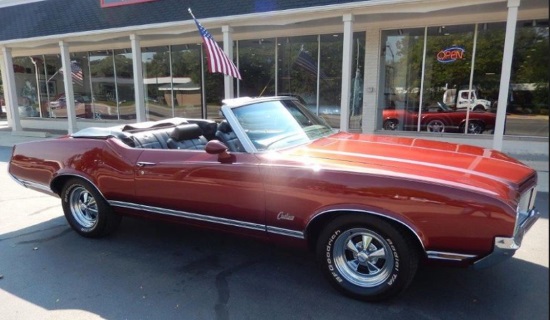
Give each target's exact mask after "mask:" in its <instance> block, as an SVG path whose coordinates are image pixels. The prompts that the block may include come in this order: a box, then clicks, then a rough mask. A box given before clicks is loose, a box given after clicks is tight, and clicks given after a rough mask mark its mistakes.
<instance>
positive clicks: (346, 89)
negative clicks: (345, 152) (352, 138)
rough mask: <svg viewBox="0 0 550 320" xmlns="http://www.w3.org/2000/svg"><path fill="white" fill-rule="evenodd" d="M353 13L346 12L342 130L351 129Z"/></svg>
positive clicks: (343, 53)
mask: <svg viewBox="0 0 550 320" xmlns="http://www.w3.org/2000/svg"><path fill="white" fill-rule="evenodd" d="M353 19H354V18H353V15H352V14H349V13H347V14H345V15H344V16H343V18H342V20H343V21H344V47H343V50H342V51H343V52H342V92H341V95H340V96H341V100H340V130H341V131H348V130H349V111H350V93H351V66H352V60H353Z"/></svg>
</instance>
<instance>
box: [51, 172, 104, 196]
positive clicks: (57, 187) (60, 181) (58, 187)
mask: <svg viewBox="0 0 550 320" xmlns="http://www.w3.org/2000/svg"><path fill="white" fill-rule="evenodd" d="M74 178H76V179H82V180H86V181H88V182H90V183H91V184H92V186H94V188H96V190H97V187H96V186H95V185H94V184H93V183H92V182H91V181H90V180H88V179H86V178H84V177H82V176H78V175H62V176H58V177H56V178H55V179H53V180H52V182H51V183H50V188H51V189H52V191H53V192H54V193H56V194H57V195H59V196H61V192H63V186H65V183H67V181H68V180H70V179H74Z"/></svg>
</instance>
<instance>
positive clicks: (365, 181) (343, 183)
mask: <svg viewBox="0 0 550 320" xmlns="http://www.w3.org/2000/svg"><path fill="white" fill-rule="evenodd" d="M221 111H222V113H223V115H224V118H225V119H224V120H223V121H221V122H219V123H217V122H214V121H211V120H204V119H183V118H172V119H168V120H163V121H158V122H147V123H138V124H132V125H119V126H115V127H111V128H88V129H84V130H81V131H79V132H77V133H74V134H72V135H68V136H65V137H61V138H58V139H52V140H47V141H39V142H29V143H22V144H18V145H16V146H15V147H14V148H13V153H12V156H11V160H10V162H9V173H10V174H11V176H13V178H15V180H17V181H18V182H19V183H20V184H22V185H23V186H25V187H28V188H32V189H35V190H39V191H42V192H45V193H47V194H51V195H54V196H58V197H59V198H60V199H61V203H62V207H63V210H64V213H65V217H66V218H67V220H68V222H69V224H70V226H71V227H72V228H73V229H74V230H75V231H76V232H77V233H79V234H81V235H82V236H85V237H92V238H93V237H100V236H104V235H106V234H108V233H110V232H112V231H114V230H115V229H116V228H117V226H118V225H119V223H120V221H121V216H123V215H140V216H146V217H154V218H166V219H169V220H177V221H181V222H184V223H187V224H190V225H194V226H196V227H201V228H205V229H209V230H211V229H217V230H220V231H226V232H231V233H236V234H239V235H242V236H248V237H253V238H256V239H264V240H266V241H271V242H274V243H279V244H286V245H289V246H298V247H303V248H304V249H308V248H309V249H310V250H313V251H314V252H316V255H317V258H318V260H319V264H320V266H321V268H322V271H323V273H324V274H325V275H326V277H327V278H328V279H329V281H330V282H331V283H332V284H333V285H334V286H335V287H336V288H337V289H339V290H340V291H342V292H343V293H345V294H347V295H349V296H352V297H354V298H359V299H363V300H369V301H375V300H382V299H387V298H390V297H393V296H395V295H397V294H399V293H400V292H402V291H403V290H405V288H407V286H408V285H409V284H410V283H411V281H412V280H413V277H414V275H415V272H416V271H417V268H418V266H419V265H420V264H421V263H422V262H429V261H435V262H444V263H445V262H446V263H447V264H453V265H457V266H473V267H484V266H488V265H492V264H494V263H497V262H500V261H502V260H504V259H506V258H509V257H511V256H512V255H513V254H514V252H515V251H516V250H517V249H518V248H519V247H520V245H521V242H522V238H523V236H524V234H525V233H526V232H527V230H528V229H529V228H530V227H531V226H532V225H533V223H534V222H535V221H536V220H537V219H538V217H539V215H540V214H539V212H538V211H537V210H536V209H535V208H534V200H535V196H536V186H537V175H536V172H535V171H534V170H532V169H531V168H529V167H527V166H525V165H524V164H522V163H520V162H518V161H517V160H515V159H513V158H510V157H508V156H506V155H504V154H502V153H500V152H498V151H494V150H486V149H482V148H478V147H474V146H468V145H457V144H450V143H444V142H435V141H428V140H421V139H410V138H404V137H395V136H383V135H365V134H353V133H346V132H335V131H334V130H333V129H331V128H330V127H329V126H327V125H326V124H325V122H324V121H323V120H322V119H320V118H318V117H316V116H315V115H313V113H311V112H310V111H308V109H307V108H305V107H304V106H303V105H301V104H300V103H299V102H298V100H296V99H295V98H292V97H269V98H256V99H251V98H238V99H232V100H226V101H225V102H224V105H223V106H222V107H221ZM442 159H444V160H445V161H442Z"/></svg>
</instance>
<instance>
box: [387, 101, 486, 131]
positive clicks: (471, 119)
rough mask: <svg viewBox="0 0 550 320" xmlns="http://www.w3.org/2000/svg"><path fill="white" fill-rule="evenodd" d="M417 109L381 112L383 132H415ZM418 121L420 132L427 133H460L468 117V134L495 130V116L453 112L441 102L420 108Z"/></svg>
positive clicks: (476, 112)
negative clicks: (398, 130)
mask: <svg viewBox="0 0 550 320" xmlns="http://www.w3.org/2000/svg"><path fill="white" fill-rule="evenodd" d="M418 117H419V115H418V108H416V110H412V109H407V108H405V109H396V108H387V109H384V111H383V128H384V129H385V130H397V129H400V130H417V128H418ZM420 117H421V120H420V128H421V130H425V131H428V132H460V133H464V132H465V129H466V118H467V117H468V133H473V134H478V133H483V132H484V131H492V130H493V129H494V128H495V121H496V115H495V114H494V113H491V112H485V111H470V112H469V114H467V112H466V110H457V111H455V110H453V109H451V108H450V107H448V106H447V105H446V104H444V103H442V102H438V103H437V105H436V106H432V107H426V108H422V112H421V115H420Z"/></svg>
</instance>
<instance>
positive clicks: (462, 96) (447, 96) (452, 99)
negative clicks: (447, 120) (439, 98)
mask: <svg viewBox="0 0 550 320" xmlns="http://www.w3.org/2000/svg"><path fill="white" fill-rule="evenodd" d="M468 94H470V102H468ZM443 102H444V103H445V104H447V105H448V106H450V107H452V108H454V109H456V110H460V109H466V108H468V105H470V108H471V110H473V111H490V109H491V101H489V100H485V99H478V98H477V94H476V91H475V90H459V91H458V96H457V94H456V89H447V90H446V91H445V93H444V94H443Z"/></svg>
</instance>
